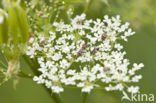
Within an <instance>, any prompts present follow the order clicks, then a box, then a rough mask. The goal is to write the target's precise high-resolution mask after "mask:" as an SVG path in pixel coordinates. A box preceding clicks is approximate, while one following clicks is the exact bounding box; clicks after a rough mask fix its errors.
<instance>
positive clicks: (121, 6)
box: [0, 0, 156, 103]
mask: <svg viewBox="0 0 156 103" xmlns="http://www.w3.org/2000/svg"><path fill="white" fill-rule="evenodd" d="M65 1H68V2H69V3H73V4H72V5H74V8H75V10H74V15H77V14H81V13H82V12H83V10H84V7H85V5H86V3H85V1H84V0H65ZM105 14H109V15H113V16H114V15H116V14H119V15H121V18H122V20H124V21H130V23H131V27H132V28H133V29H134V31H136V34H135V35H134V36H132V37H130V38H129V42H128V43H125V44H124V46H125V50H126V51H127V54H128V55H127V58H128V59H130V61H131V62H132V63H133V62H137V63H139V62H143V63H144V65H145V67H144V68H143V69H142V70H141V71H139V73H140V74H142V75H143V79H142V80H141V81H140V82H139V83H138V84H139V86H140V88H141V93H146V94H149V93H152V94H155V96H156V0H93V3H92V5H91V6H90V8H89V10H88V12H87V18H94V19H96V18H103V16H104V15H105ZM0 59H1V58H0ZM1 60H2V59H1ZM21 66H22V69H23V71H25V72H27V73H28V72H31V71H29V69H28V68H29V67H28V65H27V64H26V63H25V62H23V60H22V59H21ZM60 97H61V98H62V100H63V101H64V103H80V102H81V97H82V94H81V92H80V90H79V89H65V92H64V93H61V94H60ZM121 97H122V94H121V93H119V92H105V91H101V90H94V91H93V92H92V93H91V94H90V95H89V96H88V98H87V103H132V102H129V101H126V100H125V101H123V102H121V99H120V98H121ZM0 103H53V101H52V100H51V98H50V96H49V94H48V93H46V91H44V89H43V88H42V87H41V86H40V85H37V84H36V83H35V82H33V81H32V80H29V79H24V78H20V82H19V84H18V85H17V87H16V89H14V88H13V86H12V80H10V81H9V82H7V83H5V84H3V85H2V86H0ZM137 103H139V102H137ZM140 103H143V102H140ZM153 103H156V99H155V102H153Z"/></svg>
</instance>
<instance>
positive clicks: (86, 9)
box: [84, 0, 93, 13]
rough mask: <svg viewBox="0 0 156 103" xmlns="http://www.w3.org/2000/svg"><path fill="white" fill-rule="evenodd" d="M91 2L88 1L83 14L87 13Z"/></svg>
mask: <svg viewBox="0 0 156 103" xmlns="http://www.w3.org/2000/svg"><path fill="white" fill-rule="evenodd" d="M92 2H93V0H89V1H88V3H87V6H86V8H85V9H84V13H87V11H88V9H89V7H90V6H91V4H92Z"/></svg>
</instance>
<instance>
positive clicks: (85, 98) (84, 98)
mask: <svg viewBox="0 0 156 103" xmlns="http://www.w3.org/2000/svg"><path fill="white" fill-rule="evenodd" d="M87 95H88V94H87V93H84V94H83V96H82V103H86V101H87Z"/></svg>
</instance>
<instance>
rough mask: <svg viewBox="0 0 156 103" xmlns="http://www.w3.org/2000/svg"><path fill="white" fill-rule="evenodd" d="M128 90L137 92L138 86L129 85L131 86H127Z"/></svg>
mask: <svg viewBox="0 0 156 103" xmlns="http://www.w3.org/2000/svg"><path fill="white" fill-rule="evenodd" d="M128 92H130V93H137V92H139V87H138V86H136V87H134V86H131V87H129V88H128Z"/></svg>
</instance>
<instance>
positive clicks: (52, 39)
mask: <svg viewBox="0 0 156 103" xmlns="http://www.w3.org/2000/svg"><path fill="white" fill-rule="evenodd" d="M53 28H55V29H53V30H51V31H49V36H45V35H43V34H39V35H37V36H35V37H31V38H30V40H29V46H28V48H27V52H26V54H27V55H29V56H30V58H37V59H38V63H39V65H40V68H38V70H39V71H40V72H41V74H40V75H38V76H35V77H34V78H33V80H34V81H36V82H37V83H38V84H45V86H46V87H47V88H50V89H51V90H52V91H53V92H54V93H60V92H63V91H64V87H76V88H81V91H82V92H90V91H91V90H92V89H94V88H95V89H96V88H103V89H105V90H107V91H112V90H119V91H125V90H127V91H128V92H132V93H136V92H138V91H139V87H138V86H136V87H135V86H129V84H128V83H132V82H138V81H139V80H140V79H141V78H142V76H141V75H135V73H136V71H138V70H139V69H141V68H142V67H143V66H144V65H143V64H142V63H140V64H136V63H134V64H133V66H132V67H131V68H130V67H129V65H130V62H129V60H128V59H125V57H124V56H125V54H126V52H125V51H123V50H122V49H123V46H122V45H121V44H120V43H119V40H124V41H127V37H129V36H131V35H133V34H134V33H135V32H133V31H132V29H130V28H129V23H125V24H122V23H121V20H120V16H116V17H112V18H109V17H108V16H107V15H106V16H104V20H100V19H97V20H92V19H90V20H86V15H85V14H82V15H80V16H76V17H75V18H74V19H71V24H65V23H64V22H55V23H54V24H53Z"/></svg>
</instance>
